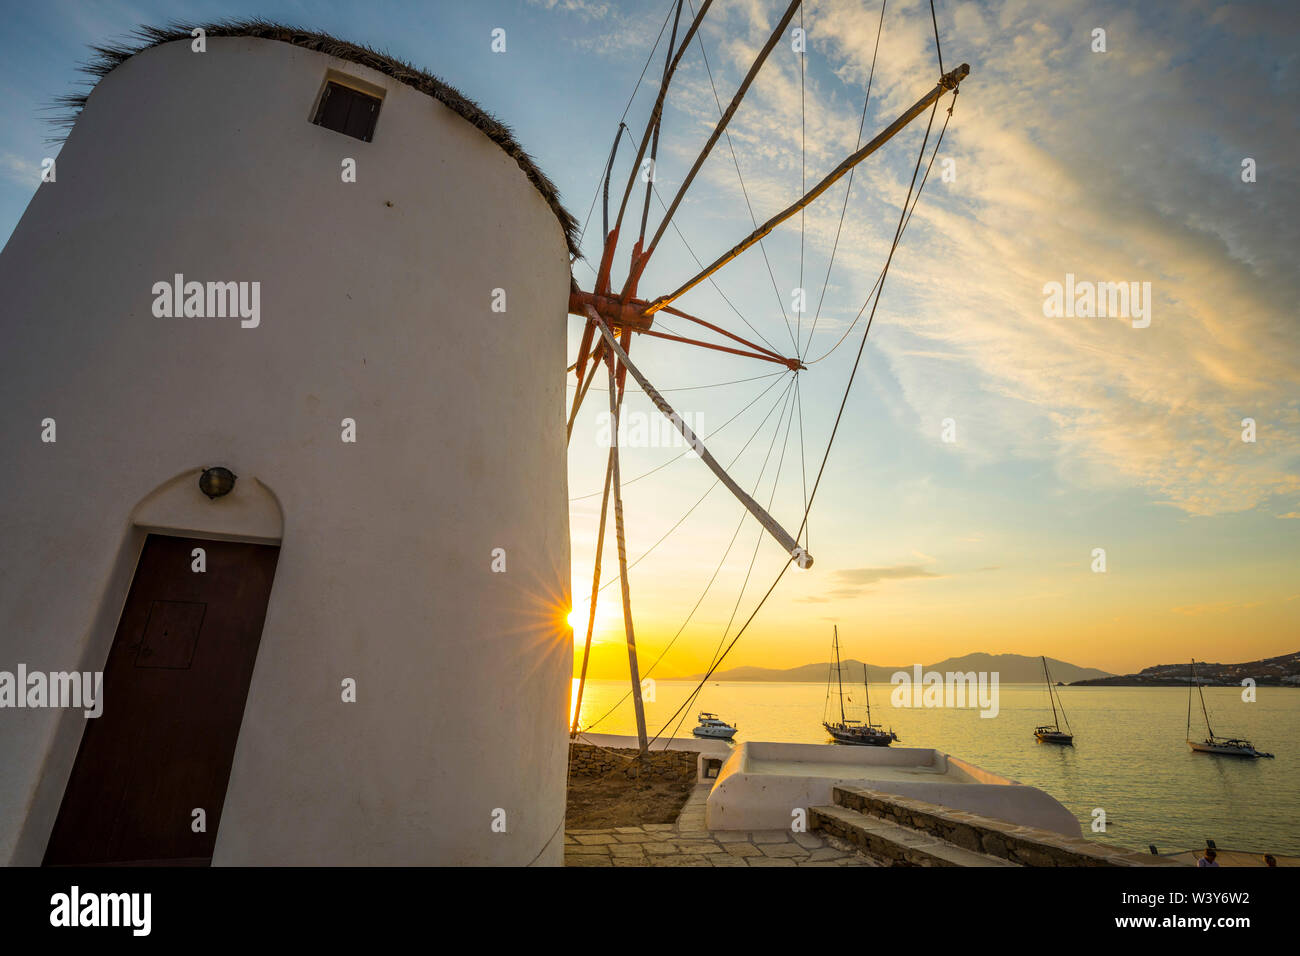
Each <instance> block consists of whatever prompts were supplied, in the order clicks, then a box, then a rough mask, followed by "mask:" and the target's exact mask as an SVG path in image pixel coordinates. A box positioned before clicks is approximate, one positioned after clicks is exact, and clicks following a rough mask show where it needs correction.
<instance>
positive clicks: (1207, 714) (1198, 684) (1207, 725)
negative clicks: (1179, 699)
mask: <svg viewBox="0 0 1300 956" xmlns="http://www.w3.org/2000/svg"><path fill="white" fill-rule="evenodd" d="M1192 676H1193V677H1196V692H1197V693H1198V694H1200V695H1201V713H1203V714H1204V715H1205V729H1206V730H1207V731H1209V733H1210V736H1211V737H1213V736H1214V728H1213V727H1211V726H1210V712H1209V711H1208V710H1207V709H1206V707H1205V691H1204V690H1202V689H1201V679H1200V677H1197V676H1196V658H1192Z"/></svg>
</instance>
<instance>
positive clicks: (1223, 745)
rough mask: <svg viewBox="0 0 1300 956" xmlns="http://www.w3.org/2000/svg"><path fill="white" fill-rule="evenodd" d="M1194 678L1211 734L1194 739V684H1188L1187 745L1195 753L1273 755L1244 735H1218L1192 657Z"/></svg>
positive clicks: (1228, 755)
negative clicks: (1203, 737)
mask: <svg viewBox="0 0 1300 956" xmlns="http://www.w3.org/2000/svg"><path fill="white" fill-rule="evenodd" d="M1192 680H1193V681H1194V682H1195V684H1196V692H1197V693H1198V694H1200V695H1201V713H1202V714H1204V715H1205V732H1206V733H1207V734H1209V736H1208V737H1206V738H1205V739H1204V740H1199V741H1198V740H1193V739H1192V686H1191V684H1188V685H1187V746H1189V747H1191V748H1192V752H1193V753H1198V754H1218V755H1220V756H1222V757H1272V756H1273V755H1272V754H1266V753H1263V752H1262V751H1259V750H1256V749H1255V747H1254V745H1252V744H1251V742H1250V741H1249V740H1246V739H1245V738H1243V737H1216V736H1215V735H1214V728H1213V727H1211V726H1210V712H1209V710H1208V709H1206V706H1205V691H1204V690H1202V689H1201V679H1200V678H1199V677H1198V676H1197V675H1196V659H1195V658H1193V659H1192Z"/></svg>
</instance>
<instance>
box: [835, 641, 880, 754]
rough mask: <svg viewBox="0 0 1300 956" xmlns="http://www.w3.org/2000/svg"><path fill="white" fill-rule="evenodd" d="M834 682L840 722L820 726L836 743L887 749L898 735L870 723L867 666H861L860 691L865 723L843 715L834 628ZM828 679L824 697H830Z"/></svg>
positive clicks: (869, 693) (837, 649)
mask: <svg viewBox="0 0 1300 956" xmlns="http://www.w3.org/2000/svg"><path fill="white" fill-rule="evenodd" d="M835 680H836V682H837V684H838V686H839V693H840V720H839V723H835V724H833V723H831V722H830V721H827V720H822V726H823V727H825V728H826V732H827V733H828V734H830V735H831V737H832V738H833V739H834V740H835V742H836V743H841V744H857V745H859V746H866V747H888V746H889V745H890V744H891V743H893V742H894V741H895V740H897V739H898V734H896V733H894V731H893V730H884V729H882V728H881V726H880V725H879V724H873V723H872V722H871V689H870V688H869V687H868V686H867V665H866V664H863V665H862V689H863V691H864V692H865V695H866V699H867V722H866V723H863V722H862V721H860V720H849V719H848V717H846V716H845V714H844V679H843V676H842V671H841V667H840V629H839V627H838V626H836V628H835ZM830 690H831V688H830V677H829V675H828V676H827V678H826V696H827V697H828V698H829V697H830Z"/></svg>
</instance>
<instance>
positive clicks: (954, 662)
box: [678, 653, 1112, 684]
mask: <svg viewBox="0 0 1300 956" xmlns="http://www.w3.org/2000/svg"><path fill="white" fill-rule="evenodd" d="M843 663H844V675H843V676H844V678H845V679H846V680H848V679H850V678H852V679H861V674H862V666H863V665H862V662H861V661H859V660H854V659H853V658H848V659H846V660H845V661H844V662H843ZM913 666H914V665H912V664H900V665H898V666H897V667H885V666H881V665H876V664H872V665H869V666H868V668H867V676H868V677H869V679H870V680H871V681H872V682H873V683H888V682H889V679H890V677H891V676H893V675H894V674H895V673H897V672H898V671H906V672H907V673H908V674H911V673H913ZM1047 666H1048V667H1049V668H1051V671H1052V680H1053V681H1061V682H1063V683H1067V684H1068V683H1071V682H1073V681H1082V680H1087V679H1089V678H1093V679H1097V678H1108V677H1110V676H1112V675H1110V674H1109V673H1107V672H1106V671H1103V670H1098V669H1097V668H1095V667H1080V666H1079V665H1077V664H1070V663H1067V662H1066V661H1058V660H1056V659H1054V658H1051V657H1049V658H1048V659H1047ZM830 668H831V665H830V664H829V663H825V662H822V663H817V664H804V665H802V666H800V667H789V668H785V669H776V668H769V667H733V668H730V669H729V670H720V671H716V672H714V674H713V676H712V677H711V678H709V679H710V680H716V681H776V682H808V683H819V684H821V683H825V682H826V678H827V675H828V674H829V672H830ZM922 669H923V670H925V671H938V672H940V673H947V672H948V671H954V672H956V671H961V672H963V673H965V672H966V671H977V672H978V671H983V672H985V673H993V672H996V673H997V674H998V680H999V681H1000V682H1001V683H1004V684H1031V683H1037V682H1039V681H1041V680H1042V679H1043V664H1042V662H1041V661H1040V660H1039V659H1038V658H1037V657H1026V656H1025V655H1023V654H983V653H978V654H966V655H964V656H962V657H949V658H947V659H946V660H942V661H939V662H938V663H936V664H926V665H924V666H923V668H922ZM703 676H704V675H703V674H694V675H691V676H690V677H682V678H678V679H679V680H699V679H700V678H701V677H703Z"/></svg>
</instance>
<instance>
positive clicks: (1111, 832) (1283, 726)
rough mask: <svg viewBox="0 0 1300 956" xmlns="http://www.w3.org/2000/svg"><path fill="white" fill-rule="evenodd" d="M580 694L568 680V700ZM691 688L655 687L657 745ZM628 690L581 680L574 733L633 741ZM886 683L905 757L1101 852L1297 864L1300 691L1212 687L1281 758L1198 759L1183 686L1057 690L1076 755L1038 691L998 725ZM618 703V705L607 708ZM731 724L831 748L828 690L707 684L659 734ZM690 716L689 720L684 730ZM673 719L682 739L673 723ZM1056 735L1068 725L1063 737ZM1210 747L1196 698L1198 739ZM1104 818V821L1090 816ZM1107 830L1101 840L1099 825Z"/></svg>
mask: <svg viewBox="0 0 1300 956" xmlns="http://www.w3.org/2000/svg"><path fill="white" fill-rule="evenodd" d="M576 685H577V682H576V681H575V682H574V686H575V688H576ZM694 688H695V684H694V683H692V682H686V681H657V682H656V683H655V685H654V691H653V697H654V700H653V701H647V702H646V723H647V725H648V727H649V731H650V733H651V734H654V733H656V732H657V731H660V729H661V728H663V727H664V726H665V722H667V721H668V719H669V717H670V716H671V715H672V714H673V712H674V711H675V710H677V708H678V707H679V706H680V705H681V704H682V702H683V701H684V700H685V699H686V698H687V696H688V695H689V694H690V692H691V691H692V690H694ZM627 690H628V686H627V683H626V682H625V681H608V680H600V681H588V682H587V687H586V690H585V692H584V695H583V703H582V720H581V721H580V723H581V725H582V726H583V727H584V728H585V727H587V726H588V725H589V724H590V723H591V722H593V721H596V720H597V719H598V718H601V716H602V715H604V714H606V713H607V712H609V711H610V710H611V708H613V711H612V713H609V715H608V716H606V717H604V719H603V720H600V722H599V723H598V724H597V725H596V726H594V727H592V728H590V729H591V730H592V731H593V732H594V733H610V734H635V733H636V721H635V718H634V716H633V712H632V702H631V699H630V698H628V699H627V700H624V701H623V702H622V703H619V699H620V698H622V697H623V696H624V695H625V694H626V693H627ZM890 690H891V688H890V687H889V685H887V684H881V685H873V687H872V691H871V704H872V708H871V716H872V722H873V723H878V724H881V725H883V726H884V727H885V728H886V729H890V728H892V729H893V730H894V732H895V733H897V734H898V736H899V738H900V740H899V743H897V744H895V745H894V746H899V747H933V748H935V749H937V750H942V751H945V752H946V753H949V754H951V755H953V756H954V757H960V758H961V759H963V760H966V761H969V762H971V763H973V764H975V765H976V766H979V767H983V768H984V769H986V770H989V771H992V772H993V773H997V774H1001V775H1003V776H1006V777H1011V778H1012V779H1015V780H1019V781H1020V782H1021V783H1024V784H1030V785H1032V786H1035V787H1038V788H1040V789H1042V790H1045V791H1047V792H1048V793H1049V794H1051V795H1052V796H1053V797H1055V798H1056V799H1057V800H1059V801H1061V803H1063V804H1064V805H1065V806H1066V807H1068V808H1069V809H1070V811H1071V812H1072V813H1074V815H1075V816H1076V817H1078V819H1079V823H1080V825H1081V826H1082V827H1083V831H1084V835H1085V836H1087V837H1089V838H1091V839H1095V840H1101V841H1104V842H1109V843H1116V844H1121V845H1123V846H1127V847H1131V848H1134V849H1139V850H1145V849H1146V848H1147V846H1148V844H1152V843H1154V844H1155V845H1156V847H1157V848H1158V849H1159V850H1160V852H1162V853H1165V852H1171V851H1176V850H1187V849H1193V848H1199V847H1203V846H1205V840H1206V839H1207V838H1209V839H1212V840H1214V841H1215V843H1216V844H1217V845H1218V846H1220V847H1222V848H1226V849H1233V850H1248V851H1254V852H1259V853H1265V852H1273V853H1286V854H1295V855H1300V746H1297V738H1298V737H1300V689H1296V688H1289V687H1260V688H1257V689H1256V692H1255V693H1256V700H1255V701H1254V702H1252V703H1247V702H1245V701H1243V700H1242V691H1241V689H1240V688H1232V687H1207V688H1205V700H1206V704H1207V706H1208V707H1209V711H1210V718H1211V720H1212V721H1213V725H1214V730H1215V733H1216V734H1218V735H1219V736H1239V737H1246V738H1247V739H1249V740H1251V741H1252V742H1253V743H1254V745H1255V747H1256V748H1258V749H1259V750H1262V751H1267V752H1270V753H1272V754H1274V755H1275V759H1272V760H1269V759H1259V760H1250V759H1245V758H1241V757H1216V756H1211V755H1207V754H1195V753H1192V751H1191V750H1190V749H1189V748H1188V746H1187V743H1186V738H1187V732H1186V731H1187V709H1188V708H1187V704H1188V693H1187V689H1186V688H1185V687H1169V688H1163V687H1159V688H1148V687H1059V688H1057V690H1058V691H1059V692H1060V699H1061V703H1062V704H1063V705H1064V707H1065V712H1066V714H1067V716H1068V718H1069V722H1070V727H1071V729H1072V730H1073V731H1074V746H1073V747H1061V746H1059V745H1054V744H1040V743H1039V742H1038V741H1037V740H1035V739H1034V735H1033V731H1034V727H1035V726H1037V725H1038V724H1042V723H1051V721H1052V712H1051V709H1050V706H1049V705H1048V700H1047V691H1046V689H1045V688H1044V686H1043V685H1042V684H1037V685H1033V684H1002V685H1001V686H1000V688H999V698H1000V699H999V707H998V713H997V716H996V717H995V718H993V719H981V717H980V713H981V711H980V710H979V709H977V708H975V707H968V708H946V707H936V708H895V707H891V706H890ZM845 693H846V697H851V700H846V708H847V709H848V711H849V713H848V716H849V718H850V719H861V718H862V716H863V709H862V700H861V688H860V687H859V688H853V689H852V690H850V689H848V688H846V691H845ZM615 705H617V706H615ZM704 710H707V711H713V712H714V713H716V714H718V716H720V717H722V718H723V719H724V720H727V721H729V722H731V723H733V724H737V725H739V728H740V730H739V733H737V735H736V739H737V740H738V741H739V740H770V741H786V742H791V743H827V742H828V738H827V736H826V732H825V730H824V729H823V728H822V725H821V722H822V717H823V714H824V713H825V714H826V715H829V716H832V717H833V719H834V720H838V719H839V704H838V699H837V698H836V697H835V696H834V695H833V694H832V695H831V696H830V698H829V700H828V699H827V694H826V687H825V685H823V684H811V683H761V682H716V683H715V682H712V681H710V682H708V683H707V684H706V685H705V687H704V690H703V691H702V692H701V694H700V696H699V698H698V699H697V700H696V701H695V702H694V703H693V704H692V705H691V706H690V707H689V708H688V709H687V710H686V711H684V712H683V714H682V715H679V716H678V717H677V718H675V719H674V720H673V722H672V724H671V725H670V726H669V727H668V729H667V730H665V731H664V732H663V735H664V736H669V735H672V734H673V732H674V729H676V735H677V736H680V737H689V736H690V733H691V729H692V728H693V727H694V726H695V716H696V714H697V713H698V712H699V711H704ZM683 717H684V718H685V719H684V720H683V719H682V718H683ZM679 720H680V721H681V724H680V727H678V721H679ZM1063 726H1064V725H1063ZM1204 736H1205V721H1204V717H1203V716H1202V715H1201V711H1200V704H1199V701H1196V700H1193V711H1192V737H1193V738H1194V739H1200V738H1201V737H1204ZM1098 811H1101V812H1100V813H1098ZM1103 822H1104V826H1105V829H1104V830H1098V829H1095V827H1096V826H1097V825H1099V824H1101V823H1103Z"/></svg>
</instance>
